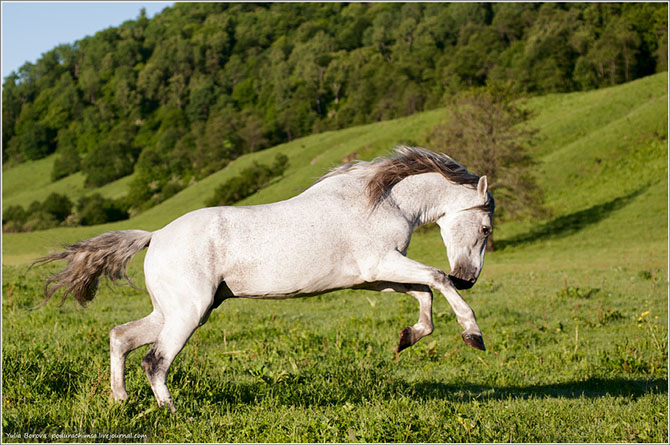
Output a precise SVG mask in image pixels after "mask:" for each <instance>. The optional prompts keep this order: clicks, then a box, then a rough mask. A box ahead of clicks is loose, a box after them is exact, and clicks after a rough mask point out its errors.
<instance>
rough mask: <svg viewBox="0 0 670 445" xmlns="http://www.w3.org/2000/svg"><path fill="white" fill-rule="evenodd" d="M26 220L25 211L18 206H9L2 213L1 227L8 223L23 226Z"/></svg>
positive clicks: (26, 213) (26, 214)
mask: <svg viewBox="0 0 670 445" xmlns="http://www.w3.org/2000/svg"><path fill="white" fill-rule="evenodd" d="M27 219H28V212H26V210H25V209H24V208H23V207H22V206H20V205H13V206H9V207H7V209H6V210H5V211H3V212H2V225H3V226H4V225H5V224H7V223H10V222H14V223H16V224H19V225H23V224H24V223H25V222H26V220H27Z"/></svg>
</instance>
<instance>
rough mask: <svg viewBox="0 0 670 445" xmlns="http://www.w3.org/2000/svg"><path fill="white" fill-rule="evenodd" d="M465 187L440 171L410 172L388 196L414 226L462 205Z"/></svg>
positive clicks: (458, 208) (430, 220)
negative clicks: (452, 181)
mask: <svg viewBox="0 0 670 445" xmlns="http://www.w3.org/2000/svg"><path fill="white" fill-rule="evenodd" d="M464 194H467V191H466V190H465V188H464V187H463V186H461V185H457V184H453V183H451V182H449V181H447V180H446V179H445V178H444V177H443V176H442V175H440V174H439V173H423V174H420V175H412V176H408V177H407V178H405V179H403V180H402V181H400V182H399V183H398V184H396V185H395V186H394V187H393V189H392V191H391V195H390V197H391V198H392V199H393V201H394V202H395V204H396V205H397V207H398V209H399V210H400V211H401V212H403V214H404V215H405V217H406V218H407V219H408V220H410V221H413V222H414V228H417V227H419V226H422V225H424V224H428V223H432V222H435V221H437V220H438V219H439V218H440V217H441V216H442V215H444V214H445V213H448V212H452V211H454V212H455V211H458V210H460V209H462V208H463V202H464Z"/></svg>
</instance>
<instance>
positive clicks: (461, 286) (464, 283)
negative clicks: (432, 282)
mask: <svg viewBox="0 0 670 445" xmlns="http://www.w3.org/2000/svg"><path fill="white" fill-rule="evenodd" d="M449 279H450V280H451V282H452V283H453V285H454V287H455V288H456V289H458V290H465V289H470V288H471V287H472V286H474V285H475V283H476V282H477V280H476V279H471V280H464V279H462V278H458V277H456V276H454V275H449Z"/></svg>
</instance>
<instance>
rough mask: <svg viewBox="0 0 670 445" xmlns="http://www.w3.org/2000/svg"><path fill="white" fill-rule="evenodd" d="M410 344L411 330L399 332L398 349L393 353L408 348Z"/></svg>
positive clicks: (408, 328)
mask: <svg viewBox="0 0 670 445" xmlns="http://www.w3.org/2000/svg"><path fill="white" fill-rule="evenodd" d="M412 344H413V343H412V328H410V327H407V328H405V329H403V330H402V331H400V340H398V347H397V348H396V350H395V352H400V351H402V350H403V349H406V348H409V347H410V346H412Z"/></svg>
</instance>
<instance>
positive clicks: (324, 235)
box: [38, 147, 494, 411]
mask: <svg viewBox="0 0 670 445" xmlns="http://www.w3.org/2000/svg"><path fill="white" fill-rule="evenodd" d="M493 209H494V204H493V198H492V197H491V195H490V194H489V193H488V192H487V182H486V177H485V176H484V177H481V178H479V177H477V176H476V175H473V174H472V173H470V172H468V171H467V170H466V169H465V168H464V167H462V166H461V165H460V164H458V163H456V162H455V161H454V160H452V159H451V158H449V157H447V156H445V155H439V154H435V153H432V152H430V151H427V150H423V149H419V148H412V147H398V148H396V153H395V154H394V155H393V156H392V157H389V158H379V159H376V160H373V161H370V162H356V163H350V164H345V165H343V166H341V167H339V168H336V169H334V170H332V171H331V172H330V173H328V174H327V175H325V176H323V177H322V178H321V179H319V180H318V181H317V182H316V183H315V184H314V185H312V186H311V187H310V188H308V189H307V190H305V191H304V192H303V193H301V194H299V195H298V196H295V197H293V198H291V199H288V200H286V201H281V202H276V203H272V204H266V205H258V206H247V207H211V208H204V209H200V210H195V211H193V212H190V213H187V214H185V215H183V216H181V217H180V218H177V219H176V220H174V221H172V222H171V223H170V224H168V225H167V226H165V227H163V228H162V229H160V230H157V231H155V232H145V231H142V230H122V231H115V232H108V233H104V234H102V235H99V236H97V237H95V238H91V239H89V240H86V241H82V242H79V243H77V244H74V245H72V246H69V247H67V250H65V251H62V252H58V253H54V254H51V255H49V256H47V257H44V258H42V259H40V260H38V262H45V261H53V260H59V259H65V260H67V261H68V262H69V264H68V265H67V267H66V268H65V269H64V270H63V271H62V272H60V273H58V274H56V275H54V276H52V277H51V278H49V279H48V280H47V283H46V286H45V293H46V299H45V300H44V302H46V301H47V300H48V299H49V298H51V296H52V295H53V294H54V292H55V291H56V290H57V289H59V288H61V287H64V288H65V289H66V290H65V293H64V295H63V300H65V298H66V297H67V295H68V294H72V295H73V296H74V297H75V298H76V299H77V301H79V302H80V303H81V304H82V305H84V304H85V303H87V302H88V301H90V300H92V299H93V297H94V295H95V292H96V290H97V284H98V278H99V277H100V276H102V275H106V276H107V277H109V278H111V279H118V278H121V277H126V273H125V268H126V264H127V263H128V261H129V260H130V258H131V257H132V256H133V255H134V254H135V253H136V252H138V251H139V250H141V249H142V248H145V247H148V251H147V254H146V258H145V260H144V273H145V283H146V287H147V289H148V291H149V294H150V295H151V301H152V303H153V307H154V310H153V312H152V313H151V314H149V315H148V316H146V317H144V318H142V319H140V320H135V321H131V322H129V323H126V324H123V325H120V326H116V327H115V328H113V329H112V330H111V332H110V334H109V336H110V355H111V387H112V396H113V397H114V399H116V400H125V399H127V398H128V394H127V393H126V388H125V377H124V367H125V360H126V356H127V354H128V353H129V352H130V351H132V350H134V349H136V348H138V347H140V346H142V345H146V344H149V343H153V345H152V346H151V348H150V349H149V352H148V353H147V354H146V356H145V357H144V359H143V360H142V367H143V368H144V370H145V372H146V375H147V377H148V379H149V383H150V384H151V388H152V390H153V393H154V395H155V397H156V400H157V401H158V404H159V406H168V407H169V408H170V409H171V410H172V411H174V410H175V407H174V403H173V401H172V398H171V396H170V392H169V390H168V388H167V385H166V374H167V372H168V369H169V368H170V365H171V364H172V362H173V361H174V359H175V357H176V356H177V354H178V353H179V352H180V351H181V349H182V348H183V347H184V345H185V344H186V342H187V340H188V339H189V337H190V336H191V335H192V334H193V332H194V331H195V329H196V328H197V327H198V326H200V325H202V324H203V323H205V322H206V321H207V318H208V317H209V314H210V312H211V311H212V310H213V309H214V308H216V307H218V306H219V305H220V304H221V303H222V302H223V300H225V299H227V298H290V297H297V296H306V295H316V294H321V293H324V292H328V291H332V290H336V289H344V288H355V289H372V290H377V291H382V292H387V291H389V292H402V293H406V294H409V295H411V296H413V297H414V298H416V299H417V300H418V301H419V320H418V322H417V323H416V324H415V325H413V326H410V327H406V328H404V329H403V330H402V331H401V334H400V340H399V342H398V347H397V349H396V351H397V352H399V351H401V350H403V349H405V348H407V347H409V346H411V345H413V344H414V343H416V342H417V341H418V340H419V339H421V338H422V337H424V336H426V335H429V334H430V333H431V332H432V331H433V321H432V297H433V294H432V292H431V289H430V288H431V287H432V288H435V289H438V290H439V291H440V292H441V293H442V294H443V295H444V296H445V297H446V299H447V301H448V302H449V304H450V305H451V307H452V308H453V310H454V312H455V313H456V317H457V320H458V323H459V324H460V325H461V326H462V327H463V328H464V329H465V330H464V331H463V333H462V337H463V340H464V341H465V343H467V344H468V345H470V346H473V347H475V348H478V349H482V350H483V349H484V342H483V340H482V333H481V330H480V329H479V326H478V325H477V322H476V321H475V314H474V312H473V311H472V309H471V308H470V306H469V305H468V304H467V303H466V302H465V301H464V300H463V299H462V298H461V296H460V295H459V294H458V292H457V291H456V289H457V288H458V289H464V288H469V287H472V285H473V284H474V283H475V281H476V280H477V278H478V277H479V274H480V272H481V270H482V265H483V262H484V250H485V247H486V241H487V238H488V236H489V234H490V233H491V218H492V216H493ZM430 222H437V224H438V225H439V227H440V231H441V235H442V239H443V241H444V244H445V246H446V249H447V256H448V258H449V263H450V264H451V267H452V270H451V273H450V274H449V276H447V275H446V274H445V273H444V272H442V271H441V270H439V269H436V268H434V267H430V266H426V265H424V264H421V263H419V262H417V261H414V260H411V259H409V258H407V257H406V256H405V255H406V252H407V247H408V245H409V242H410V237H411V235H412V232H413V231H414V229H416V228H417V227H419V226H421V225H422V224H426V223H430ZM126 278H127V277H126ZM42 304H44V303H42Z"/></svg>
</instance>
